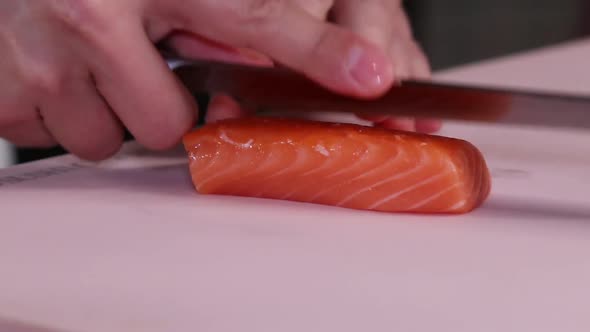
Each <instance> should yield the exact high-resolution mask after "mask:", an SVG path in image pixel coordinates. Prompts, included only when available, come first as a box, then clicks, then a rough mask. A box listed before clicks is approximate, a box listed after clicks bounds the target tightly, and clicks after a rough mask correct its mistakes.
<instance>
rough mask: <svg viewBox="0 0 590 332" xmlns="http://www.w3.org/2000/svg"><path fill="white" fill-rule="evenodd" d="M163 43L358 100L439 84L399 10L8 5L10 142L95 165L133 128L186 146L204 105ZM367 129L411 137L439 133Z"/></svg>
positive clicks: (171, 1) (251, 1)
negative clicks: (282, 71)
mask: <svg viewBox="0 0 590 332" xmlns="http://www.w3.org/2000/svg"><path fill="white" fill-rule="evenodd" d="M328 19H329V20H328ZM157 43H165V44H167V45H168V46H170V47H172V48H173V49H175V50H176V51H178V53H180V54H181V55H184V56H187V57H195V58H203V57H205V58H206V57H210V58H211V57H212V58H216V59H227V60H229V61H234V60H235V61H248V62H250V63H253V64H260V65H271V64H272V63H275V62H276V63H281V64H283V65H285V66H288V67H291V68H292V69H294V70H297V71H299V72H301V73H303V74H305V75H307V76H308V77H310V78H311V79H313V80H315V81H317V82H318V83H320V84H322V85H324V86H326V87H328V88H330V89H333V90H334V91H336V92H339V93H343V94H350V95H363V96H371V95H377V94H379V93H380V92H382V91H384V90H385V89H387V88H389V87H390V85H391V83H392V82H393V81H394V80H395V79H398V78H403V77H428V76H429V75H430V70H429V67H428V63H427V61H426V58H425V57H424V55H423V53H422V52H421V51H420V49H419V48H418V46H417V44H416V43H415V41H414V40H413V38H412V36H411V31H410V28H409V24H408V20H407V18H406V16H405V14H404V12H403V9H402V8H401V3H400V1H399V0H389V1H386V0H382V1H378V0H374V1H355V0H338V1H332V0H323V1H322V0H315V1H304V0H241V1H235V0H234V1H230V0H225V1H213V0H192V1H180V0H166V1H163V0H130V1H97V0H6V1H2V2H1V3H0V86H1V87H2V89H0V137H3V138H7V139H9V140H10V141H12V142H14V143H16V144H18V145H21V146H37V147H38V146H52V145H55V144H61V145H62V146H63V147H65V148H66V149H67V150H69V151H70V152H72V153H74V154H77V155H79V156H80V157H82V158H86V159H91V160H100V159H104V158H107V157H109V156H110V155H112V154H113V153H115V152H116V151H118V149H119V148H120V146H121V144H122V141H123V133H124V130H123V129H124V128H127V129H128V130H129V131H130V132H131V133H132V134H133V135H134V137H135V138H136V139H137V141H138V142H139V143H141V144H143V145H144V146H146V147H148V148H152V149H166V148H169V147H171V146H173V145H176V144H177V143H179V141H180V139H181V137H182V135H183V134H185V133H186V132H187V131H188V130H189V129H190V128H191V127H192V125H193V124H194V121H195V116H196V107H197V106H196V104H195V102H194V100H193V98H192V96H190V94H189V93H188V92H187V91H186V89H184V88H183V87H182V86H181V84H180V83H179V82H178V80H177V79H176V78H175V77H174V75H173V74H172V73H171V71H170V70H169V68H168V66H167V64H166V62H165V61H164V59H163V58H162V57H161V55H160V54H159V52H158V50H157V48H156V47H155V46H154V45H155V44H157ZM232 54H233V55H237V56H236V57H235V59H233V60H232V57H233V55H232ZM224 100H225V101H227V103H225V102H219V100H217V101H216V100H214V103H213V106H212V108H211V109H210V117H211V118H213V119H214V118H215V117H227V116H232V114H228V107H227V106H228V105H231V104H232V101H231V100H230V99H228V98H227V97H226V98H225V99H224ZM233 111H237V113H239V112H241V111H240V110H239V107H237V106H236V107H235V108H233ZM233 111H232V110H231V109H230V110H229V113H231V112H233ZM224 112H225V113H226V114H225V115H224ZM233 115H238V116H239V114H236V112H234V114H233ZM369 120H371V121H375V122H377V123H379V124H382V125H383V126H385V127H395V128H399V129H406V130H413V129H417V130H421V131H432V130H436V127H437V126H438V124H437V123H436V122H434V123H429V122H426V123H417V124H414V122H413V121H412V120H399V119H388V118H374V119H369Z"/></svg>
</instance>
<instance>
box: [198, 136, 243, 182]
mask: <svg viewBox="0 0 590 332" xmlns="http://www.w3.org/2000/svg"><path fill="white" fill-rule="evenodd" d="M216 146H217V147H216V150H215V151H216V153H215V158H213V160H211V162H210V163H209V165H207V167H206V168H205V170H206V169H209V168H212V167H213V165H214V164H216V163H217V162H219V159H220V157H219V156H220V155H221V153H219V148H221V147H222V146H220V145H216ZM231 155H232V159H235V157H236V154H231ZM251 155H252V154H249V156H250V159H252V157H251ZM225 164H231V165H232V166H231V167H229V168H226V169H225V170H224V171H222V172H218V173H216V172H210V175H209V176H208V177H206V178H205V179H201V181H200V183H199V185H198V186H197V191H199V190H200V189H201V188H203V186H204V185H206V184H207V183H209V182H211V181H213V180H215V179H218V178H220V177H223V176H225V175H228V174H232V173H234V172H239V171H240V170H241V169H243V167H244V166H243V165H245V164H246V165H247V164H248V162H246V161H244V160H239V161H236V160H230V161H227V160H226V161H225ZM199 172H204V170H203V171H199Z"/></svg>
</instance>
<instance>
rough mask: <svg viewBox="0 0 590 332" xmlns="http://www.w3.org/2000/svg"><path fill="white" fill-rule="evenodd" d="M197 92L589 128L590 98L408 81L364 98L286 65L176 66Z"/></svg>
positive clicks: (283, 105) (276, 105)
mask: <svg viewBox="0 0 590 332" xmlns="http://www.w3.org/2000/svg"><path fill="white" fill-rule="evenodd" d="M171 68H172V70H173V71H174V72H175V74H176V75H177V76H178V77H179V79H180V80H181V82H182V83H183V84H184V85H185V86H186V87H187V88H188V89H189V90H190V91H191V92H194V93H199V92H201V93H211V94H217V93H223V94H227V95H230V96H232V97H233V98H235V99H236V100H238V101H239V102H240V103H242V104H243V105H244V106H246V107H249V108H251V109H258V110H272V111H297V112H317V111H321V112H354V113H357V114H379V115H392V116H409V117H415V118H438V119H452V120H462V121H477V122H488V123H504V124H509V125H510V124H514V125H525V126H527V125H531V126H543V127H560V128H571V129H590V96H577V95H562V94H551V93H542V92H534V91H525V90H513V89H500V88H491V87H484V86H469V85H459V84H443V83H436V82H430V81H419V80H407V81H402V82H399V83H398V84H395V85H394V86H392V87H391V89H390V90H389V91H387V92H386V93H385V94H383V95H381V96H379V97H376V98H371V99H361V98H355V97H350V96H345V95H341V94H337V93H334V92H332V91H330V90H328V89H326V88H324V87H322V86H320V85H319V84H317V83H315V82H313V81H311V80H310V79H308V78H307V77H305V76H303V75H300V74H298V73H296V72H294V71H291V70H289V69H287V68H277V67H256V66H247V65H240V64H230V63H222V62H211V61H188V62H187V61H181V62H177V63H175V64H173V65H171Z"/></svg>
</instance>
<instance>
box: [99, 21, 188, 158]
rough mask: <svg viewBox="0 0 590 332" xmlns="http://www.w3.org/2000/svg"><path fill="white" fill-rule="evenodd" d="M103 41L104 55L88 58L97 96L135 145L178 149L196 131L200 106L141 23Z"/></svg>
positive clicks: (132, 24) (124, 25)
mask: <svg viewBox="0 0 590 332" xmlns="http://www.w3.org/2000/svg"><path fill="white" fill-rule="evenodd" d="M117 33H120V34H124V35H125V36H120V35H119V36H116V38H115V37H113V38H104V39H103V43H104V45H100V49H103V50H106V51H104V52H102V53H101V54H95V55H88V56H89V59H91V67H92V72H93V74H94V76H95V79H96V86H97V88H98V90H99V92H100V93H101V94H102V95H103V96H104V97H105V99H106V100H107V101H108V103H109V105H110V106H111V108H112V109H113V111H114V112H115V114H116V115H117V116H118V117H119V118H120V120H121V121H122V122H123V123H124V124H125V126H126V127H127V128H128V129H129V131H130V132H131V133H132V134H133V136H134V137H135V139H136V140H137V141H138V142H139V143H140V144H142V145H144V146H146V147H148V148H151V149H158V150H159V149H167V148H170V147H172V146H175V145H176V144H178V143H179V142H180V140H181V138H182V136H183V135H184V134H185V133H186V132H187V131H188V130H189V129H190V128H192V126H193V124H194V122H195V119H196V115H197V105H196V102H195V100H194V99H193V97H192V96H191V95H190V94H189V93H188V91H186V89H185V88H184V87H183V86H182V84H181V83H180V82H179V81H178V79H177V78H176V77H175V76H174V75H173V74H172V72H171V71H170V69H169V67H168V65H167V64H166V62H165V61H164V60H163V59H162V58H161V56H160V55H159V54H158V52H157V51H156V49H155V48H154V46H153V44H152V43H151V42H150V41H149V40H148V38H147V37H146V35H145V32H144V31H143V30H142V26H141V24H140V22H133V20H127V21H125V24H123V25H122V26H121V27H120V29H119V30H118V31H117Z"/></svg>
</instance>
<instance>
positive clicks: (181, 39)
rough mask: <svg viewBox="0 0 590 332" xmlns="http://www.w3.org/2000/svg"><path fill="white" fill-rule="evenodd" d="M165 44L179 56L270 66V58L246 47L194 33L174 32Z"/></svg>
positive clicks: (271, 63)
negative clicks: (219, 41) (227, 43)
mask: <svg viewBox="0 0 590 332" xmlns="http://www.w3.org/2000/svg"><path fill="white" fill-rule="evenodd" d="M166 44H167V45H168V46H169V47H170V48H171V49H173V50H174V51H175V52H176V53H177V54H178V55H179V56H181V57H183V58H185V59H193V60H215V61H224V62H232V63H241V64H245V65H253V66H254V65H259V66H272V65H273V62H272V60H271V59H270V58H269V57H267V56H265V55H263V54H260V53H258V52H256V51H253V50H250V49H247V48H236V47H231V46H227V45H223V44H221V43H218V42H215V41H212V40H209V39H206V38H204V37H201V36H199V35H196V34H192V33H187V32H175V33H173V34H172V35H171V36H169V37H168V38H167V41H166Z"/></svg>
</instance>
